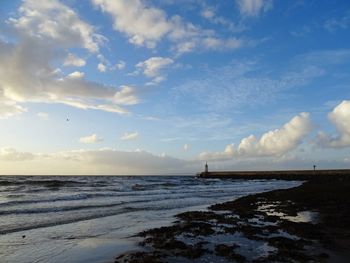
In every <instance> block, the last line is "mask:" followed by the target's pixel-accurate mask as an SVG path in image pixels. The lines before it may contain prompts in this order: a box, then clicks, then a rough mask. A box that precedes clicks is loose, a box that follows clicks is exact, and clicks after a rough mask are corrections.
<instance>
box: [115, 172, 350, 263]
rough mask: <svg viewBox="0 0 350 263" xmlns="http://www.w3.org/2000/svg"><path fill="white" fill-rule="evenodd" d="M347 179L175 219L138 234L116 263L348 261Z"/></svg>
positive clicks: (252, 198) (349, 202)
mask: <svg viewBox="0 0 350 263" xmlns="http://www.w3.org/2000/svg"><path fill="white" fill-rule="evenodd" d="M349 189H350V176H348V175H347V174H340V175H333V176H321V177H317V178H313V179H312V180H309V181H307V182H304V183H303V184H302V185H301V186H298V187H294V188H290V189H285V190H273V191H269V192H264V193H260V194H253V195H248V196H244V197H241V198H238V199H236V200H234V201H229V202H225V203H221V204H215V205H212V206H210V207H209V209H208V211H192V212H185V213H181V214H178V215H177V216H176V218H177V221H175V222H174V224H173V225H171V226H167V227H161V228H155V229H151V230H148V231H144V232H141V233H140V234H139V235H138V236H139V237H140V238H142V241H141V242H140V244H139V246H140V247H139V248H140V250H139V251H133V252H130V253H125V254H122V255H119V256H118V257H117V258H116V261H115V262H118V263H120V262H123V263H126V262H129V263H136V262H155V263H156V262H193V261H194V262H201V261H213V262H215V261H221V262H271V261H274V262H276V261H277V262H281V261H284V262H285V261H288V262H290V261H296V262H300V261H302V262H308V261H316V262H347V259H348V258H350V252H349V251H348V250H347V249H348V248H349V247H350V192H349Z"/></svg>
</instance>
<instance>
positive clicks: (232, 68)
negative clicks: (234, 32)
mask: <svg viewBox="0 0 350 263" xmlns="http://www.w3.org/2000/svg"><path fill="white" fill-rule="evenodd" d="M259 69H260V67H259V64H258V62H257V61H235V62H232V63H231V64H230V65H228V66H224V67H221V68H218V69H215V70H210V71H208V72H207V73H206V74H203V75H202V76H201V77H200V78H197V79H191V80H188V81H185V83H183V84H181V85H179V86H177V87H175V88H173V89H172V95H173V96H174V98H175V103H178V104H180V105H181V103H187V102H188V100H191V101H192V103H195V104H196V105H197V106H198V107H200V108H201V109H206V110H207V111H209V112H222V111H226V110H229V109H238V108H240V107H243V106H247V107H252V106H257V105H264V104H266V103H267V102H270V101H273V100H274V99H275V98H276V97H277V96H278V95H279V94H280V93H281V92H282V91H286V90H288V89H291V88H293V87H298V86H302V85H305V84H307V83H309V82H310V81H312V80H313V79H315V78H317V77H320V76H322V75H323V74H324V71H323V69H322V68H318V67H316V66H310V65H303V66H301V67H299V68H297V69H293V70H286V72H283V73H282V74H281V75H280V76H279V77H276V78H272V77H271V76H270V74H266V75H264V72H261V71H259Z"/></svg>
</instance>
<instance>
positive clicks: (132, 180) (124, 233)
mask: <svg viewBox="0 0 350 263" xmlns="http://www.w3.org/2000/svg"><path fill="white" fill-rule="evenodd" d="M300 184H301V182H300V181H282V180H234V179H232V180H231V179H230V180H221V179H202V178H195V177H194V176H110V177H108V176H2V177H0V256H1V262H6V263H7V262H9V263H12V262H16V263H17V262H21V263H22V262H23V263H27V262H28V263H29V262H30V263H32V262H45V263H56V262H70V263H82V262H93V263H108V262H114V261H115V258H116V257H117V256H118V255H119V254H123V253H125V252H127V251H130V250H137V249H139V247H138V243H139V242H140V241H141V240H140V238H139V237H138V236H137V234H138V233H139V232H143V231H145V230H148V229H152V228H155V227H159V226H169V225H171V224H172V222H173V221H174V218H175V217H174V216H175V215H177V214H179V213H183V212H187V211H197V210H199V211H206V209H207V207H208V206H210V205H213V204H215V203H218V202H225V201H229V200H232V199H237V198H239V197H241V196H246V195H249V194H254V193H260V192H266V191H271V190H274V189H285V188H290V187H295V186H298V185H300Z"/></svg>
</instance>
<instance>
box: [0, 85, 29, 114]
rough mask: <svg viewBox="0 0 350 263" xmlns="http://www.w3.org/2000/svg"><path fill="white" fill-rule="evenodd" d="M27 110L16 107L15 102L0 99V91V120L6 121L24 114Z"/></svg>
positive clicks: (19, 106)
mask: <svg viewBox="0 0 350 263" xmlns="http://www.w3.org/2000/svg"><path fill="white" fill-rule="evenodd" d="M26 111H27V109H26V108H24V107H22V106H21V105H18V104H17V103H16V102H15V101H11V100H6V99H4V98H2V97H1V89H0V119H8V118H11V117H13V116H16V115H20V114H22V113H24V112H26Z"/></svg>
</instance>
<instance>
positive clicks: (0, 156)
mask: <svg viewBox="0 0 350 263" xmlns="http://www.w3.org/2000/svg"><path fill="white" fill-rule="evenodd" d="M34 158H35V155H34V154H32V153H29V152H19V151H16V150H15V149H13V148H9V147H5V148H1V149H0V160H1V161H26V160H32V159H34Z"/></svg>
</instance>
